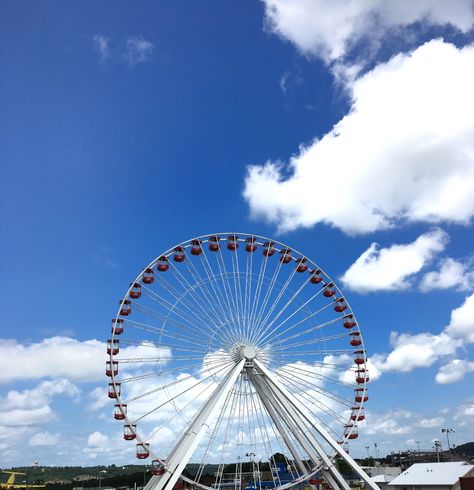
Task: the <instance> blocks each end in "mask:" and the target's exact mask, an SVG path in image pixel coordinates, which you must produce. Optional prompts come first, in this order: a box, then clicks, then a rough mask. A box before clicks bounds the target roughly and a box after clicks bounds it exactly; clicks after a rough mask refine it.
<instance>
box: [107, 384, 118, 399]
mask: <svg viewBox="0 0 474 490" xmlns="http://www.w3.org/2000/svg"><path fill="white" fill-rule="evenodd" d="M108 395H109V398H118V397H119V396H120V383H115V386H114V384H113V383H109V390H108Z"/></svg>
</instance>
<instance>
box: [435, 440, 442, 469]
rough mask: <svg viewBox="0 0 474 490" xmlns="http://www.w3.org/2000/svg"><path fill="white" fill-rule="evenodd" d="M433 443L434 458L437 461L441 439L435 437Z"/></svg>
mask: <svg viewBox="0 0 474 490" xmlns="http://www.w3.org/2000/svg"><path fill="white" fill-rule="evenodd" d="M433 443H434V450H435V451H436V459H437V460H438V463H439V451H440V450H441V441H438V439H435V440H434V441H433Z"/></svg>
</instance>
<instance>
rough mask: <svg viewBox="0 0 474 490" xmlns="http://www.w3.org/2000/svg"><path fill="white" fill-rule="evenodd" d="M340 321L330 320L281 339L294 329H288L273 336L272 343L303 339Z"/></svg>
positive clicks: (337, 319) (336, 319)
mask: <svg viewBox="0 0 474 490" xmlns="http://www.w3.org/2000/svg"><path fill="white" fill-rule="evenodd" d="M339 321H341V319H340V318H339V317H337V318H333V319H332V320H328V321H326V322H323V323H318V324H316V325H314V326H312V327H310V328H307V329H306V330H302V331H300V332H298V333H295V334H293V335H289V336H288V337H284V338H283V339H281V336H282V335H284V334H285V333H288V332H289V331H291V330H292V328H290V329H287V330H285V331H283V332H281V333H280V334H278V335H274V336H272V342H274V341H275V340H277V339H280V340H278V343H279V344H282V343H285V342H288V341H289V340H293V339H297V338H299V337H302V336H303V335H307V334H309V333H312V332H316V331H317V330H321V329H323V328H325V327H328V326H329V325H332V324H334V323H336V322H339ZM301 323H302V322H301ZM345 335H349V333H346V334H345Z"/></svg>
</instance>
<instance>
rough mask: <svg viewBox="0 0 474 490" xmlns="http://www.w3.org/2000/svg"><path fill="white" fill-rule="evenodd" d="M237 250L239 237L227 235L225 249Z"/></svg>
mask: <svg viewBox="0 0 474 490" xmlns="http://www.w3.org/2000/svg"><path fill="white" fill-rule="evenodd" d="M238 248H239V237H238V236H237V235H229V236H228V237H227V249H228V250H232V251H234V250H237V249H238Z"/></svg>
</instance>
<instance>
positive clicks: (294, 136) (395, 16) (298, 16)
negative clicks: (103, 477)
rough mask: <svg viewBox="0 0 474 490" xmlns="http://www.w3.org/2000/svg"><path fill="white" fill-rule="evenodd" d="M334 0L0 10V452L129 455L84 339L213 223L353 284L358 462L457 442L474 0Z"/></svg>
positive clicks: (472, 363) (461, 437) (461, 434)
mask: <svg viewBox="0 0 474 490" xmlns="http://www.w3.org/2000/svg"><path fill="white" fill-rule="evenodd" d="M332 5H333V6H330V3H326V2H324V1H322V0H321V1H318V2H312V3H311V2H306V1H303V0H301V1H297V2H295V3H294V9H293V7H291V8H288V4H287V2H285V1H283V0H267V1H266V2H258V1H245V2H227V1H220V2H212V1H209V2H202V3H199V4H198V3H197V2H179V1H178V2H176V1H173V2H160V3H159V4H157V3H153V2H139V3H135V4H134V5H133V7H132V6H131V5H130V4H129V3H127V2H109V1H105V2H101V3H100V4H98V3H89V4H81V5H80V6H79V5H78V4H75V3H73V2H34V3H30V2H4V3H3V4H2V7H1V11H2V12H1V19H2V20H1V21H0V22H1V29H0V32H1V33H0V36H1V41H0V63H1V67H2V70H1V71H2V77H1V80H0V84H1V85H0V87H1V89H0V101H1V107H2V117H1V118H0V134H1V139H2V146H1V154H0V159H1V162H2V180H1V183H0V186H1V203H2V205H1V215H0V216H1V233H2V237H3V240H2V241H1V242H0V252H1V254H2V257H3V258H4V259H3V261H2V274H1V277H0V280H1V289H2V295H1V306H0V308H1V311H2V313H3V314H2V318H1V323H0V325H1V340H0V349H1V358H0V366H1V369H0V370H1V371H2V372H3V373H4V375H3V376H1V377H0V382H1V386H0V397H1V399H2V400H3V403H2V406H3V407H4V408H2V409H1V410H0V413H2V412H3V414H2V417H0V420H3V421H5V422H4V423H5V425H4V426H1V425H0V448H1V451H2V453H3V457H2V460H1V462H0V464H1V465H2V466H11V465H20V464H29V463H31V462H32V461H33V460H36V459H37V460H39V461H40V462H42V463H43V464H89V463H91V464H95V463H96V462H108V463H113V462H116V461H119V462H120V463H121V462H126V461H127V458H128V459H131V458H130V455H128V454H116V453H111V452H110V451H108V446H109V443H108V441H110V440H112V439H113V437H114V434H116V433H117V432H118V431H120V428H119V427H117V425H116V424H113V423H111V421H110V420H109V419H110V416H109V414H110V408H111V404H110V403H107V405H105V406H104V405H102V406H101V404H100V403H98V404H96V405H94V402H95V400H96V399H95V398H94V397H95V396H96V394H97V396H99V395H101V392H100V390H102V389H103V387H104V385H105V383H106V380H105V379H103V376H102V369H103V362H105V357H104V359H102V358H101V359H100V372H99V373H98V372H97V370H95V364H94V363H95V357H94V356H95V355H96V354H95V352H96V347H97V348H99V347H100V348H101V349H102V343H104V342H105V340H106V339H107V337H108V335H109V323H110V318H111V317H112V316H113V315H114V314H115V310H116V305H117V301H118V299H119V298H120V297H121V295H123V294H124V293H125V291H126V288H127V287H128V284H129V282H130V281H131V280H132V279H133V277H135V276H136V274H137V273H138V272H139V271H140V269H141V268H142V267H143V266H144V264H146V263H148V262H149V261H151V260H152V259H153V258H154V257H156V256H158V255H159V254H160V253H161V252H162V251H164V250H166V249H168V248H169V247H171V246H172V245H174V244H175V243H178V242H181V241H183V240H186V239H188V238H191V237H193V236H197V235H202V234H206V233H212V232H218V231H229V230H236V231H242V232H247V233H255V234H259V235H264V236H275V237H277V238H278V239H279V240H281V241H283V242H285V243H288V244H290V245H291V246H294V247H295V248H296V249H299V250H301V251H302V252H303V253H305V254H306V255H308V256H309V257H311V258H313V259H314V260H316V261H317V262H318V263H319V264H321V265H322V266H323V267H324V268H325V270H326V271H327V272H328V273H329V274H331V276H333V277H335V278H339V279H338V283H340V284H341V285H343V287H344V290H345V291H346V292H347V297H348V298H349V300H350V302H351V305H352V306H353V308H354V310H355V311H356V312H357V315H358V317H359V321H360V323H361V326H362V327H361V328H362V331H363V334H364V338H365V342H366V347H367V350H368V352H369V354H370V355H371V356H372V359H373V363H374V368H373V369H374V373H376V374H375V376H374V378H377V377H378V379H375V380H374V382H373V383H371V386H370V392H371V400H370V405H369V406H368V408H367V409H368V412H369V414H371V416H370V417H369V420H368V422H367V424H366V426H365V427H364V428H363V429H362V437H361V439H360V442H359V441H358V442H357V443H356V444H354V454H356V455H358V453H360V454H361V455H362V454H365V450H364V449H363V447H364V446H365V445H369V444H370V445H372V444H373V443H374V442H377V443H378V444H379V447H380V450H381V452H382V453H385V452H390V451H392V450H399V449H404V448H407V447H411V448H414V447H416V444H414V442H413V441H421V446H422V447H425V448H429V447H431V445H432V440H433V439H435V438H441V434H440V428H441V427H443V426H447V427H452V428H454V429H456V431H457V432H456V435H455V436H454V438H453V440H454V443H456V444H460V443H462V442H467V441H472V440H474V432H472V427H474V424H473V423H472V422H473V417H474V398H473V396H474V393H473V391H472V384H473V372H474V358H473V357H474V356H473V348H472V344H473V343H474V334H473V331H474V305H473V303H474V297H473V296H472V295H473V285H474V265H473V264H474V259H473V255H472V254H473V252H472V250H473V245H474V240H473V233H472V216H473V215H474V198H473V196H474V160H473V155H474V147H473V143H472V142H473V141H474V116H473V114H474V111H471V108H472V106H473V96H472V85H471V82H472V79H473V77H474V57H473V51H474V47H473V45H472V43H473V41H474V34H473V30H472V25H473V24H472V22H473V18H474V12H473V6H472V3H471V2H469V1H463V0H458V1H457V2H454V3H453V8H452V9H451V11H450V12H444V11H443V9H442V8H440V6H439V2H436V1H434V0H433V1H427V2H424V6H423V8H421V7H419V8H418V7H417V6H406V7H404V8H405V10H403V8H400V9H397V8H395V7H394V6H395V5H396V3H395V2H392V3H391V2H389V5H391V6H389V7H386V8H382V7H381V6H380V4H379V3H378V2H373V3H372V4H371V7H370V8H369V7H367V5H368V3H365V4H364V2H359V1H355V0H353V1H352V2H349V5H350V6H351V9H352V10H351V13H350V15H349V12H347V11H344V8H343V7H342V6H341V5H342V4H339V2H334V3H332ZM326 21H327V25H326V24H325V22H326ZM328 26H329V27H328ZM335 26H337V28H336V27H335ZM335 125H337V126H336V129H335V130H333V128H334V126H335ZM374 243H376V244H378V245H373V244H374ZM363 254H365V255H363ZM440 271H441V273H440ZM453 311H454V312H457V313H453ZM391 332H398V334H393V333H391ZM48 345H49V346H51V345H52V346H53V347H48V348H47V346H48ZM49 348H51V349H52V350H51V351H50V350H48V349H49ZM89 348H90V352H89V350H88V349H89ZM61 350H62V351H63V354H61V352H60V351H61ZM51 352H52V353H57V355H58V359H63V358H62V357H61V356H62V355H64V356H65V357H64V359H68V358H69V357H68V356H69V355H71V357H70V358H71V359H81V360H78V361H77V366H71V367H70V369H69V370H68V369H65V370H64V372H61V375H60V376H58V372H59V371H60V370H59V371H58V369H57V366H56V365H55V362H54V361H52V360H51V357H50V355H51ZM82 352H84V353H87V355H89V354H90V355H91V356H92V357H91V358H87V356H86V357H81V355H82V354H81V353H82ZM101 352H102V351H101ZM74 353H78V354H77V355H78V356H79V357H77V358H76V357H74V355H75V354H74ZM84 355H86V354H84ZM35 356H37V358H38V359H37V360H36V359H35ZM87 359H89V361H90V365H89V366H86V364H87V363H88V362H89V361H88V360H87ZM91 359H92V360H91ZM71 362H72V363H74V362H75V361H71ZM81 362H83V363H85V364H84V365H82V364H81ZM36 363H39V364H36ZM50 364H51V365H50ZM37 365H41V366H42V369H40V370H39V371H38V370H37V369H36V368H34V367H31V366H37ZM29 366H30V367H29ZM38 434H40V435H39V436H38ZM443 442H444V441H443ZM75 448H78V450H77V451H76V450H75ZM132 461H133V460H132Z"/></svg>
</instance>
